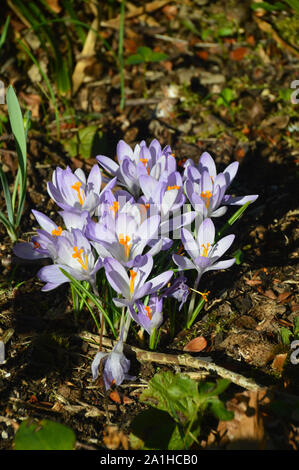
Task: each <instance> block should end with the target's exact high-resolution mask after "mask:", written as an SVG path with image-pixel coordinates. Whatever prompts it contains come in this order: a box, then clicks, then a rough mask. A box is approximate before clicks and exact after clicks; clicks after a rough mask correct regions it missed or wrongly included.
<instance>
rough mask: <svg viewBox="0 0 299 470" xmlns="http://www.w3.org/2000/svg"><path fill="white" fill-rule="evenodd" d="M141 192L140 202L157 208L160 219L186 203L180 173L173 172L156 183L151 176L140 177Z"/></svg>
mask: <svg viewBox="0 0 299 470" xmlns="http://www.w3.org/2000/svg"><path fill="white" fill-rule="evenodd" d="M140 186H141V189H142V191H143V196H141V198H140V201H142V202H143V203H147V204H149V205H150V206H151V207H152V206H153V207H155V208H157V210H158V211H159V213H160V214H161V217H162V218H165V217H167V216H168V214H169V213H170V212H174V211H176V210H178V209H180V208H181V207H182V205H183V204H184V203H185V201H186V197H185V195H184V191H183V181H182V177H181V175H180V173H179V172H178V171H175V172H173V173H171V174H169V175H166V174H164V176H163V177H162V178H161V179H160V180H159V181H157V180H156V179H155V178H153V177H152V176H151V175H142V176H140Z"/></svg>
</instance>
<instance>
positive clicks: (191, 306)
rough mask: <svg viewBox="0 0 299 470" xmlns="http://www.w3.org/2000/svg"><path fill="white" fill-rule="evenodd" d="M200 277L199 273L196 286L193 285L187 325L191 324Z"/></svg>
mask: <svg viewBox="0 0 299 470" xmlns="http://www.w3.org/2000/svg"><path fill="white" fill-rule="evenodd" d="M199 279H200V274H199V273H198V275H197V278H196V280H195V283H194V287H193V289H194V290H193V292H192V297H191V300H190V304H189V309H188V314H187V325H188V324H189V322H190V318H191V316H192V313H193V309H194V303H195V297H196V292H194V291H196V290H197V287H198V284H199Z"/></svg>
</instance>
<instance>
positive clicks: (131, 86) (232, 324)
mask: <svg viewBox="0 0 299 470" xmlns="http://www.w3.org/2000/svg"><path fill="white" fill-rule="evenodd" d="M75 3H78V10H80V15H81V17H82V18H83V19H84V21H86V22H87V23H88V24H89V23H91V22H92V14H91V12H90V11H89V10H88V6H86V5H85V6H84V8H83V6H82V3H84V2H75ZM143 3H144V2H134V4H136V5H137V4H140V5H142V4H143ZM153 3H155V2H153ZM5 8H6V15H8V14H10V15H11V18H12V30H11V32H10V34H11V37H10V39H11V40H10V41H9V42H8V41H7V44H5V46H4V48H3V50H2V51H1V54H2V60H1V63H2V66H1V67H0V79H2V80H3V81H4V82H5V84H7V85H8V84H9V83H13V85H14V87H15V90H16V92H17V94H18V95H19V96H20V97H21V100H20V101H21V104H22V107H23V109H27V108H28V107H29V108H30V106H33V105H32V104H30V100H29V98H28V97H32V95H40V93H41V92H40V88H39V85H38V84H37V83H36V82H34V81H32V80H31V79H30V77H29V76H28V74H27V72H28V69H29V67H30V66H31V63H30V62H29V61H28V58H27V57H23V56H22V55H20V54H19V52H18V49H17V41H16V40H14V34H16V32H17V31H21V33H22V34H23V35H24V33H25V32H26V30H27V29H26V28H27V27H26V25H24V24H23V26H22V21H21V19H20V17H18V15H17V14H16V12H13V11H12V10H11V8H10V7H9V6H8V5H6V6H5ZM81 10H82V11H81ZM103 11H104V13H105V14H107V15H108V12H107V11H106V10H105V9H104V10H103ZM117 14H118V7H117V6H116V7H115V10H114V12H113V15H112V18H113V17H115V16H117ZM61 15H63V11H62V12H61ZM257 18H258V21H257ZM286 18H293V20H294V21H295V19H296V16H295V15H294V13H293V12H292V11H290V10H286V11H285V12H281V11H279V12H272V13H270V12H264V15H263V16H260V17H256V15H255V13H254V11H253V10H252V9H251V8H250V2H249V3H247V2H237V1H227V2H221V1H215V2H205V1H195V0H194V1H192V0H188V1H185V2H169V3H166V2H165V5H164V6H163V7H162V8H158V9H154V11H153V12H152V13H149V14H146V15H143V16H140V15H136V16H134V17H132V18H130V19H128V20H127V21H126V30H125V55H126V56H129V55H130V54H132V53H133V52H134V50H136V48H137V47H138V46H139V45H146V46H149V47H151V48H153V49H155V50H157V51H160V52H164V53H166V54H167V55H168V59H167V60H166V61H163V62H160V63H153V64H149V65H148V67H147V73H146V76H145V78H146V94H144V89H143V85H142V79H141V77H142V73H143V67H142V66H127V67H126V70H125V83H126V96H127V102H126V106H125V108H124V110H123V111H121V110H120V108H119V103H120V85H119V83H120V78H119V73H118V70H117V68H116V67H115V64H114V63H113V61H112V59H111V56H110V55H109V54H107V53H103V47H102V46H101V44H97V49H96V55H95V60H94V63H93V66H92V70H91V71H90V76H89V78H88V80H86V81H84V82H83V83H82V85H81V87H80V88H79V91H78V92H77V93H76V94H75V95H74V96H72V97H69V98H67V99H61V100H60V101H59V111H60V114H61V116H63V115H64V116H66V115H68V114H72V115H73V118H72V119H68V120H67V119H66V120H65V121H64V120H62V126H61V132H62V138H61V139H60V140H59V141H58V140H57V136H56V130H55V120H54V114H53V107H51V104H50V103H49V102H48V101H47V100H46V99H45V97H44V95H43V96H42V106H40V107H39V109H38V111H37V113H38V114H37V115H36V116H35V117H33V121H32V127H31V130H30V132H29V136H28V193H27V198H26V207H25V211H24V216H23V218H22V223H21V230H20V239H22V240H29V239H30V234H31V232H33V230H34V229H35V228H36V224H35V220H34V218H33V216H32V215H31V209H37V210H39V211H42V212H44V213H45V214H47V215H48V216H49V217H52V218H53V217H55V216H56V207H55V205H54V203H53V202H52V201H51V200H50V198H49V196H48V194H47V190H46V183H47V181H49V180H50V179H51V177H52V172H53V170H54V169H55V168H56V166H61V167H65V166H66V165H70V166H71V168H72V169H75V168H77V167H82V168H83V169H84V170H86V171H88V170H89V169H90V168H91V167H92V165H93V164H94V163H95V162H96V160H95V156H96V155H97V154H99V153H103V154H106V155H109V156H111V157H114V155H113V152H114V149H115V147H116V144H117V142H118V140H119V139H120V138H122V139H124V140H125V141H126V142H128V143H129V144H130V145H132V146H133V145H135V143H137V142H140V141H141V140H142V139H145V140H146V141H147V142H148V143H149V142H150V141H151V140H152V139H153V138H157V139H158V140H159V141H160V143H161V145H162V146H164V145H166V144H170V145H171V147H172V149H173V151H174V154H175V156H176V157H177V159H178V160H179V161H181V160H183V159H184V158H193V159H194V160H195V161H197V160H198V159H199V157H200V155H201V153H202V152H203V151H208V152H210V153H211V155H212V156H213V157H214V158H215V161H216V164H217V167H218V171H221V170H222V169H223V168H225V167H226V166H227V165H228V164H229V163H230V162H232V161H235V160H237V161H239V162H240V169H239V173H238V175H237V177H236V179H235V182H234V185H233V187H232V192H233V193H235V194H238V195H246V194H259V198H258V200H257V201H256V202H255V203H254V204H253V205H252V206H251V207H250V208H249V210H248V211H247V212H246V213H245V215H244V216H243V217H242V218H241V219H240V221H239V222H238V223H237V224H235V225H234V227H233V230H232V231H233V233H235V234H236V240H235V243H234V250H237V249H238V248H240V249H241V250H242V259H241V264H235V265H234V266H233V267H232V268H231V269H229V270H227V271H225V272H217V271H215V272H212V273H209V274H207V275H206V277H204V278H203V280H202V283H201V290H202V291H203V290H206V289H207V290H209V291H210V295H209V299H208V302H207V303H206V304H205V307H204V309H203V310H202V311H201V313H200V315H199V317H198V318H197V322H196V323H195V324H194V325H193V327H192V328H191V330H190V331H181V328H180V317H179V312H177V321H176V327H177V331H176V335H175V337H174V338H172V339H169V335H168V330H167V327H168V324H167V321H166V323H165V325H164V328H163V332H164V333H163V335H162V339H161V343H160V345H159V347H158V351H161V352H165V353H167V352H171V353H173V352H175V353H177V354H178V353H180V354H181V353H182V351H183V348H184V346H185V345H186V344H187V343H188V342H189V341H190V340H191V339H193V338H196V337H198V336H204V338H205V339H206V340H207V343H208V344H207V348H206V349H205V350H204V351H202V352H201V353H200V354H202V355H203V356H205V355H208V356H211V357H212V360H213V362H215V363H216V364H218V365H221V366H223V367H225V368H226V369H228V370H233V371H235V372H239V373H240V374H242V375H243V376H245V377H251V378H253V379H254V380H256V382H257V383H258V384H259V385H261V386H262V387H268V389H267V390H268V391H270V395H269V397H270V398H268V400H267V401H266V402H265V401H264V402H263V401H261V402H260V403H259V411H260V412H261V416H262V420H263V426H264V430H265V436H266V443H265V445H264V447H263V448H267V449H275V450H278V449H283V450H292V449H293V450H298V447H299V422H298V419H299V418H298V402H299V379H298V377H299V374H298V371H299V369H298V368H299V365H298V366H296V365H294V364H292V363H291V362H290V360H289V356H290V352H291V350H290V346H289V345H285V344H284V343H283V341H282V337H281V333H280V330H281V328H282V327H285V328H289V329H290V331H293V326H294V320H295V318H296V317H297V316H298V315H299V312H298V305H299V303H298V290H297V287H298V269H297V268H298V228H297V218H298V191H297V190H298V171H297V165H298V155H299V150H298V129H299V118H298V104H295V103H292V102H291V100H290V95H287V92H288V91H289V90H290V86H291V83H292V82H293V81H294V80H295V79H296V78H297V79H298V73H297V70H298V68H297V67H298V54H299V52H298V48H297V47H298V45H296V44H295V35H294V37H293V36H292V35H291V33H290V31H291V30H290V29H288V31H289V34H288V35H287V37H285V36H284V34H285V32H284V30H283V29H281V30H280V32H279V37H280V39H281V41H282V42H281V41H278V39H277V36H276V35H275V34H274V33H273V31H274V30H272V32H271V31H269V32H265V31H264V30H263V28H262V24H261V23H260V22H259V21H263V22H267V23H268V24H270V25H272V26H273V28H274V26H275V24H280V22H281V23H282V24H283V22H282V20H285V19H286ZM187 19H188V21H190V22H191V23H190V24H189V27H188V25H187ZM107 21H108V16H107ZM223 24H229V25H230V26H231V27H233V31H232V32H231V34H228V35H227V36H225V35H223V36H222V35H221V34H220V33H219V30H220V28H222V27H223ZM20 25H21V26H22V28H20ZM192 25H193V27H194V28H195V29H194V28H193V29H192V27H191V26H192ZM232 25H233V26H232ZM108 26H109V25H108ZM207 29H209V30H210V33H209V34H208V35H207V37H206V38H205V36H204V35H203V33H204V31H206V30H207ZM103 31H104V33H105V37H106V39H107V41H109V43H110V44H112V47H113V49H114V50H115V51H117V41H118V30H117V29H115V28H109V27H103ZM196 31H197V32H198V34H197V33H196ZM200 32H201V34H200ZM285 44H287V45H288V46H289V47H286V46H285ZM78 47H79V46H78V45H77V44H75V45H74V49H75V52H76V53H77V52H79V51H77V49H78ZM42 52H43V51H42V49H41V47H40V48H38V49H37V50H36V51H35V54H36V56H37V57H38V60H41V57H42ZM3 64H4V65H3ZM296 73H297V76H296ZM40 83H43V82H40ZM225 88H228V89H230V90H233V91H234V98H233V99H232V100H231V102H230V103H229V104H228V105H225V104H222V105H221V104H219V103H218V104H217V99H218V97H219V93H221V91H222V90H223V89H225ZM286 96H288V98H286ZM66 103H67V104H66ZM0 112H1V116H3V115H5V114H6V113H7V111H6V106H2V108H1V110H0ZM90 125H95V126H97V128H98V129H99V131H100V132H101V134H100V135H101V136H102V137H101V138H100V139H99V140H98V141H95V142H93V147H92V148H91V150H90V154H89V155H86V154H85V153H84V152H83V151H81V150H80V148H79V150H78V152H77V153H76V154H75V155H74V154H73V153H71V154H70V153H69V147H67V145H65V142H66V141H69V140H70V139H71V138H72V137H73V136H74V135H75V134H76V132H78V130H80V129H81V128H84V127H86V126H90ZM5 131H6V132H7V134H9V132H10V131H9V129H8V125H7V129H4V131H3V137H2V138H0V139H1V142H0V143H1V145H2V146H1V148H0V155H1V159H2V162H3V164H4V165H5V166H4V169H5V171H6V173H7V176H8V177H9V178H11V181H12V180H13V177H14V175H15V163H14V161H15V154H14V151H15V147H14V142H13V140H12V139H10V138H9V135H7V134H5ZM103 136H104V137H103ZM0 205H1V209H2V210H5V209H4V208H5V205H4V200H3V199H1V200H0ZM0 240H1V244H0V250H1V262H2V266H1V274H0V276H1V277H0V287H1V288H0V336H1V335H3V334H5V332H7V330H9V329H12V330H13V335H12V337H11V339H10V340H9V341H8V343H7V345H6V361H5V363H4V364H3V365H1V366H0V435H1V439H0V449H12V448H13V442H14V435H15V433H16V431H17V430H18V427H19V425H20V423H21V422H22V421H23V420H24V419H26V418H28V417H31V418H35V419H41V418H48V419H51V420H54V421H59V422H61V423H64V424H66V425H68V426H70V427H71V428H72V429H73V430H74V431H75V433H76V438H77V444H76V448H77V449H97V450H100V449H116V448H118V449H128V448H130V444H129V442H128V437H129V433H130V429H131V423H132V420H133V418H134V417H135V416H136V415H137V414H138V413H139V412H140V410H142V409H144V407H145V405H144V404H142V403H140V401H139V399H138V397H139V395H140V393H141V391H142V390H143V389H144V386H145V385H146V383H147V382H148V381H149V380H150V379H151V378H152V376H153V375H154V373H155V372H156V371H157V370H171V371H173V372H178V371H180V372H195V370H193V371H192V369H188V370H187V369H185V368H183V367H182V368H180V370H178V369H177V367H175V366H170V365H167V366H165V365H159V364H156V363H155V362H152V363H144V364H140V363H139V362H138V361H136V360H134V359H133V360H132V367H133V369H134V370H133V372H134V374H135V375H136V376H137V378H136V380H135V381H133V382H127V383H124V384H123V385H122V386H120V387H118V390H117V391H118V395H115V394H112V395H110V396H109V393H110V392H109V393H108V394H107V397H105V394H104V393H103V390H102V388H101V387H100V386H99V384H98V383H94V382H93V381H92V377H91V369H90V365H91V361H92V359H93V357H94V355H95V352H96V349H95V348H94V347H93V346H92V345H91V344H90V343H88V342H86V341H85V340H84V339H83V334H82V333H83V332H85V331H89V332H91V333H93V332H95V329H94V324H93V321H92V318H91V317H90V314H89V312H88V311H87V310H86V311H85V310H84V311H83V312H82V313H81V314H80V316H79V318H78V319H77V321H75V318H74V313H73V310H72V302H71V296H70V292H69V291H68V290H67V291H66V287H65V286H62V287H61V288H58V289H56V290H55V291H51V292H48V293H43V292H41V290H40V289H41V287H42V283H41V282H40V281H39V280H38V279H37V277H36V273H37V271H38V269H39V268H40V267H41V265H42V263H36V262H34V263H33V262H25V261H24V260H19V259H16V258H15V257H14V256H13V254H12V249H11V248H12V244H11V241H10V239H9V237H7V235H6V232H5V230H4V228H3V226H0ZM291 338H292V337H291ZM128 342H129V343H130V344H131V345H133V346H134V345H135V346H138V347H143V346H142V345H140V344H138V343H137V342H136V339H135V338H134V337H132V338H129V341H128ZM144 347H145V346H144ZM145 348H146V347H145ZM282 354H285V356H280V355H282ZM197 355H198V354H197V353H194V356H195V357H197ZM215 378H216V375H211V376H210V377H209V379H211V380H214V379H215ZM114 390H115V389H114ZM243 392H244V389H242V388H241V387H238V386H237V385H235V384H231V386H230V387H229V389H228V392H227V396H226V400H227V402H228V403H229V402H231V400H234V399H235V398H236V396H238V394H240V393H243ZM297 398H298V400H297ZM277 404H279V406H277ZM290 404H291V408H292V409H293V410H294V409H297V414H296V413H292V411H290ZM296 406H297V408H296ZM111 426H115V427H114V428H113V429H112V427H111ZM217 426H218V423H217V422H214V421H209V419H207V422H206V423H205V426H204V427H203V435H202V440H201V445H200V448H209V446H210V447H213V446H214V447H217V448H224V449H228V448H230V445H231V441H230V440H225V439H224V438H220V437H219V436H218V437H219V439H218V441H217V439H215V437H214V438H213V439H211V435H214V436H215V435H216V434H217V432H218V431H219V429H218V431H217ZM257 442H258V439H257ZM257 447H258V448H260V447H259V444H257ZM241 448H242V447H241Z"/></svg>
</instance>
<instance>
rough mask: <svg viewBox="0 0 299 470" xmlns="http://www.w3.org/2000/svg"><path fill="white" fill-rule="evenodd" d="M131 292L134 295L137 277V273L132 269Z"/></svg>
mask: <svg viewBox="0 0 299 470" xmlns="http://www.w3.org/2000/svg"><path fill="white" fill-rule="evenodd" d="M130 276H131V277H130V292H131V294H133V292H134V284H135V277H136V276H137V273H136V272H135V271H133V269H130Z"/></svg>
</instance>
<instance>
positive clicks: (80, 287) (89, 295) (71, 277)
mask: <svg viewBox="0 0 299 470" xmlns="http://www.w3.org/2000/svg"><path fill="white" fill-rule="evenodd" d="M59 269H60V271H61V272H62V274H64V275H65V276H66V277H67V278H68V279H69V280H70V281H71V282H72V283H73V285H74V287H76V288H77V289H78V290H79V291H81V292H83V293H84V294H85V295H86V297H88V298H89V299H90V300H91V301H92V302H93V303H94V304H95V305H96V306H97V307H98V309H99V310H100V312H101V313H102V314H103V315H104V317H105V320H106V321H107V323H108V325H109V326H110V328H111V330H112V333H113V335H114V336H115V338H116V337H117V334H116V331H115V329H114V326H113V324H112V323H111V320H110V318H109V316H108V315H107V313H106V312H105V310H104V309H103V307H102V305H101V304H100V302H99V301H98V299H97V297H96V296H95V295H94V294H92V293H91V292H89V291H88V290H87V289H86V288H85V287H84V286H83V285H82V284H80V282H79V281H77V279H75V278H74V277H73V276H71V274H69V273H68V272H67V271H65V270H64V269H63V268H59Z"/></svg>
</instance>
